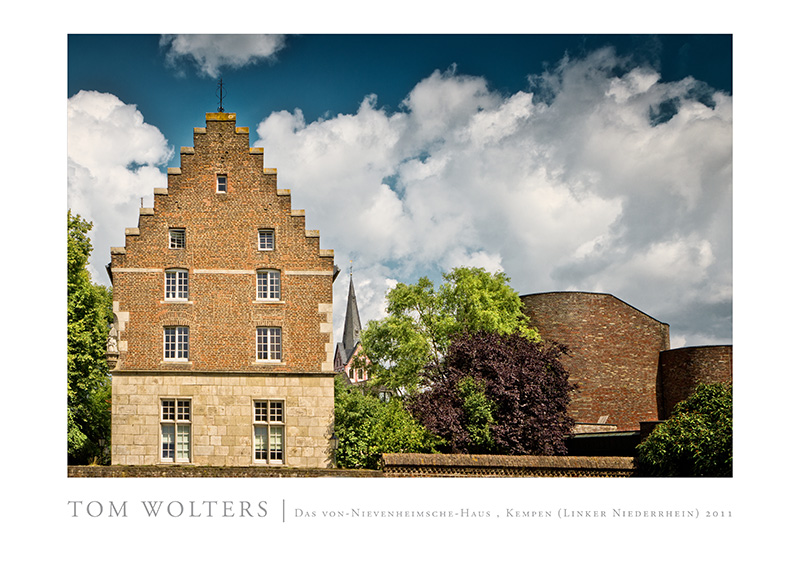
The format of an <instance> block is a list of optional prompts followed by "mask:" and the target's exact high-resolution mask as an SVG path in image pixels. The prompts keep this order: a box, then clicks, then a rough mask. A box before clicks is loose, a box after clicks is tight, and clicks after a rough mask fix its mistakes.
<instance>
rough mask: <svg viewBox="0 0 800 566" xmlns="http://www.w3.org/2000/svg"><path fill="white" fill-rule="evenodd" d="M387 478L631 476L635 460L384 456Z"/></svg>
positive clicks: (425, 455) (433, 455) (492, 456)
mask: <svg viewBox="0 0 800 566" xmlns="http://www.w3.org/2000/svg"><path fill="white" fill-rule="evenodd" d="M381 462H382V468H383V473H384V475H385V476H387V477H631V476H633V474H634V463H633V458H628V457H622V456H595V457H591V456H494V455H488V454H384V455H383V456H382V458H381Z"/></svg>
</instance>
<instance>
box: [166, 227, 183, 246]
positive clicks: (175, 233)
mask: <svg viewBox="0 0 800 566" xmlns="http://www.w3.org/2000/svg"><path fill="white" fill-rule="evenodd" d="M169 247H170V249H173V250H180V249H183V248H185V247H186V229H185V228H170V229H169Z"/></svg>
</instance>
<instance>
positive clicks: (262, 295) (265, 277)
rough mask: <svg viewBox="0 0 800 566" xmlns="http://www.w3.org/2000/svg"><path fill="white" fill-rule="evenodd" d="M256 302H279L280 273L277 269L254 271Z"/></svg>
mask: <svg viewBox="0 0 800 566" xmlns="http://www.w3.org/2000/svg"><path fill="white" fill-rule="evenodd" d="M256 300H258V301H280V300H281V272H280V271H278V270H277V269H259V270H258V271H256Z"/></svg>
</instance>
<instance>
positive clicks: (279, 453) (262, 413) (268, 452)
mask: <svg viewBox="0 0 800 566" xmlns="http://www.w3.org/2000/svg"><path fill="white" fill-rule="evenodd" d="M253 421H254V424H253V448H254V452H253V458H254V459H255V461H256V462H264V463H267V464H282V463H283V444H284V427H285V422H284V415H283V401H254V402H253Z"/></svg>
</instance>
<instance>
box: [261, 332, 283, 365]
mask: <svg viewBox="0 0 800 566" xmlns="http://www.w3.org/2000/svg"><path fill="white" fill-rule="evenodd" d="M282 355H283V352H282V345H281V329H280V328H275V327H271V328H258V329H257V331H256V359H258V360H259V361H262V362H279V361H281V356H282Z"/></svg>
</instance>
